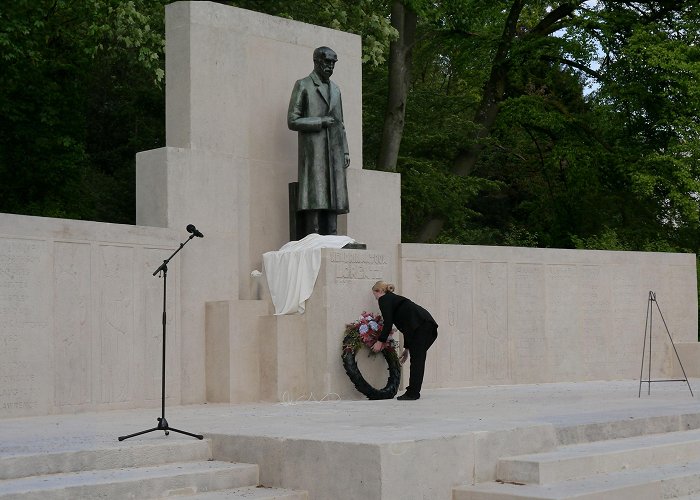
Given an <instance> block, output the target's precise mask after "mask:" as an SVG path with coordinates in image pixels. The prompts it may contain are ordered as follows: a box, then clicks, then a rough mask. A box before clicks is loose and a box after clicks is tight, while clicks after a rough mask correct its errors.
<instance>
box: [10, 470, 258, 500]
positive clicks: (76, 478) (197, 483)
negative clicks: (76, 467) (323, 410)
mask: <svg viewBox="0 0 700 500" xmlns="http://www.w3.org/2000/svg"><path fill="white" fill-rule="evenodd" d="M257 484H258V466H257V465H250V464H238V463H229V462H218V461H205V462H177V463H171V464H164V465H157V466H150V467H128V468H121V469H107V470H90V471H81V472H71V473H65V474H48V475H43V476H35V477H26V478H21V479H10V480H5V481H0V500H69V499H70V500H72V499H76V498H105V499H107V498H109V499H111V498H120V499H121V498H138V499H147V498H161V497H168V496H175V495H186V494H195V493H199V492H206V491H212V490H224V489H230V488H240V487H243V486H254V485H257Z"/></svg>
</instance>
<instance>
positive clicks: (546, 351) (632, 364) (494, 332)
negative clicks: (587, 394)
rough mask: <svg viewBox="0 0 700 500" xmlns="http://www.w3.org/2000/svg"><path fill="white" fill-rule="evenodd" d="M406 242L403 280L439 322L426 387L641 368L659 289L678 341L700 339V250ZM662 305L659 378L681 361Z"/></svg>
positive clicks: (613, 375)
mask: <svg viewBox="0 0 700 500" xmlns="http://www.w3.org/2000/svg"><path fill="white" fill-rule="evenodd" d="M400 251H401V276H402V280H401V281H402V289H401V290H402V291H403V292H404V293H405V294H407V295H408V296H410V297H414V298H415V300H416V301H417V302H419V303H421V304H423V305H425V307H426V308H428V309H429V310H431V311H434V312H435V315H436V318H437V319H438V323H440V329H439V338H438V341H437V342H436V343H435V345H434V347H433V348H432V350H431V352H430V355H429V356H428V363H427V365H426V382H425V386H426V387H463V386H470V385H484V384H517V383H537V382H563V381H582V380H615V379H634V378H638V377H639V373H640V368H641V361H642V358H641V356H642V348H643V344H644V331H645V320H646V311H647V301H648V294H649V291H650V290H653V291H654V292H656V295H657V300H658V304H659V306H660V308H661V311H662V313H663V315H664V318H665V320H666V322H667V324H668V327H669V330H670V332H671V335H672V336H673V339H674V342H676V343H684V342H695V341H696V340H697V331H698V318H697V294H696V272H695V255H694V254H670V253H652V252H649V253H641V252H612V251H583V250H558V249H535V248H513V247H481V246H457V245H416V244H402V245H401V250H400ZM654 313H655V314H656V316H655V318H656V319H655V320H654V333H653V336H652V338H653V341H654V344H653V345H652V354H653V358H652V359H653V361H654V365H653V366H652V368H653V370H652V378H654V377H655V376H656V377H659V376H661V377H663V376H666V377H669V376H673V374H677V370H675V368H676V366H677V361H676V359H675V355H674V354H673V353H672V351H671V344H670V342H669V341H668V335H667V333H666V331H665V329H664V328H663V323H662V321H661V318H660V316H659V315H658V313H657V311H656V310H655V311H654ZM689 360H690V358H689ZM645 376H646V371H645ZM676 376H677V375H676Z"/></svg>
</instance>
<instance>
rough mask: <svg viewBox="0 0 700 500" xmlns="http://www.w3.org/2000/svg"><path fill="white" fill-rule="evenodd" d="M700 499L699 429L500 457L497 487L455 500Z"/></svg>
mask: <svg viewBox="0 0 700 500" xmlns="http://www.w3.org/2000/svg"><path fill="white" fill-rule="evenodd" d="M663 498H679V499H680V498H682V499H686V500H688V499H693V498H694V499H700V429H694V430H687V431H677V432H664V433H659V434H647V435H640V436H634V437H626V438H620V439H605V440H601V441H593V442H586V443H579V444H574V445H568V446H561V447H559V448H557V449H555V450H553V451H549V452H545V453H535V454H530V455H520V456H513V457H504V458H501V459H500V460H499V461H498V464H497V469H496V481H494V482H490V483H480V484H476V485H464V486H459V487H456V488H454V490H453V500H516V499H519V500H523V499H529V500H534V499H577V500H584V499H585V500H623V499H633V500H660V499H663Z"/></svg>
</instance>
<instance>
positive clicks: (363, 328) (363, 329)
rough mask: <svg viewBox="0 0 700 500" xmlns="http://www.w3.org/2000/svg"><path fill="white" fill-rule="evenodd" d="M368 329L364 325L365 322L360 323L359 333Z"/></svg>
mask: <svg viewBox="0 0 700 500" xmlns="http://www.w3.org/2000/svg"><path fill="white" fill-rule="evenodd" d="M368 330H369V328H368V327H367V325H365V324H362V325H360V328H359V332H360V333H367V331H368Z"/></svg>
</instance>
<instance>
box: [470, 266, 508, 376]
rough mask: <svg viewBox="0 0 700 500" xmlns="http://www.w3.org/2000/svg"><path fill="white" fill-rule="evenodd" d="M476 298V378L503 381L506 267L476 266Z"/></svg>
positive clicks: (506, 348)
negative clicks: (477, 291) (477, 292)
mask: <svg viewBox="0 0 700 500" xmlns="http://www.w3.org/2000/svg"><path fill="white" fill-rule="evenodd" d="M477 279H478V286H477V289H478V290H479V294H477V296H476V297H475V299H476V303H477V306H476V308H475V336H476V339H475V346H474V351H475V359H476V363H475V368H476V369H475V375H476V376H477V377H479V378H481V377H483V378H484V379H485V380H498V381H505V380H508V378H509V377H510V372H509V364H508V265H507V264H506V263H505V262H495V263H490V262H481V263H479V265H478V278H477Z"/></svg>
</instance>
